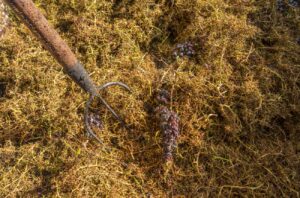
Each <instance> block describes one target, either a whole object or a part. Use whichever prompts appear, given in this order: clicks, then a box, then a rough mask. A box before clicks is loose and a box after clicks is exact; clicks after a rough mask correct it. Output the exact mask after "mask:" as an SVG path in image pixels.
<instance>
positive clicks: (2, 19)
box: [0, 0, 9, 37]
mask: <svg viewBox="0 0 300 198" xmlns="http://www.w3.org/2000/svg"><path fill="white" fill-rule="evenodd" d="M8 22H9V18H8V13H7V10H6V6H5V4H4V2H3V1H2V0H0V37H1V36H2V35H3V34H4V32H5V29H6V27H7V25H8Z"/></svg>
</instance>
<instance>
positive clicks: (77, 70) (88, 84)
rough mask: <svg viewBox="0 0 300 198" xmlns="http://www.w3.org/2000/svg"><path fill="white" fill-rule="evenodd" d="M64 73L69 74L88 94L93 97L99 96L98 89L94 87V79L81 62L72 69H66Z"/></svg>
mask: <svg viewBox="0 0 300 198" xmlns="http://www.w3.org/2000/svg"><path fill="white" fill-rule="evenodd" d="M64 72H65V73H66V74H68V75H69V76H70V77H71V78H72V79H73V80H74V81H75V82H76V83H77V84H78V85H79V86H80V87H81V88H82V89H84V90H85V91H86V92H88V93H90V94H91V95H96V94H97V87H96V86H95V85H94V83H93V81H92V79H91V78H90V76H89V75H88V73H87V72H86V70H85V69H84V68H83V66H82V64H81V63H80V62H77V63H76V64H75V65H74V66H72V67H65V68H64Z"/></svg>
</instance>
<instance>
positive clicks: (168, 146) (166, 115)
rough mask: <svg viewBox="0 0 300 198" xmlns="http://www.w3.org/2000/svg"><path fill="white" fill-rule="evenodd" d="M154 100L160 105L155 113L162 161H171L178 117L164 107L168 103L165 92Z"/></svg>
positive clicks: (177, 127)
mask: <svg viewBox="0 0 300 198" xmlns="http://www.w3.org/2000/svg"><path fill="white" fill-rule="evenodd" d="M156 99H157V101H158V102H159V103H160V104H161V105H160V106H158V107H157V108H156V109H155V113H156V117H157V119H158V121H159V125H160V130H161V132H162V134H163V148H164V159H165V160H166V161H171V160H172V159H173V154H172V152H173V150H174V148H176V145H177V138H178V136H179V117H178V115H177V114H176V113H175V112H174V111H171V110H169V109H168V107H166V106H165V105H166V104H168V103H169V101H170V96H169V94H168V92H167V91H165V90H162V91H160V93H159V94H158V96H157V97H156Z"/></svg>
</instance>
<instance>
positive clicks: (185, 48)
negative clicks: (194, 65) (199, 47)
mask: <svg viewBox="0 0 300 198" xmlns="http://www.w3.org/2000/svg"><path fill="white" fill-rule="evenodd" d="M193 55H195V50H194V44H193V43H191V42H190V41H186V42H184V43H179V44H177V45H176V47H175V49H174V50H173V56H174V58H183V57H184V56H187V57H192V56H193Z"/></svg>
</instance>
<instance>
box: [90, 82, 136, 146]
mask: <svg viewBox="0 0 300 198" xmlns="http://www.w3.org/2000/svg"><path fill="white" fill-rule="evenodd" d="M116 85H117V86H121V87H123V88H125V89H126V90H127V91H129V92H131V90H130V88H129V87H128V86H127V85H126V84H124V83H121V82H109V83H106V84H104V85H102V86H99V87H98V90H99V92H100V91H102V90H103V89H105V88H108V87H110V86H116ZM95 97H98V98H99V99H100V101H101V102H102V104H104V106H105V107H106V108H107V109H108V110H109V111H110V112H111V113H112V114H113V116H114V117H115V118H116V119H117V120H118V121H119V122H120V123H121V124H122V126H124V127H125V128H126V129H128V127H127V126H126V123H125V121H124V120H123V119H122V118H121V117H120V116H119V115H118V114H117V113H116V112H115V111H114V110H113V108H112V107H111V106H110V105H109V104H108V103H107V102H106V101H105V100H104V99H103V98H102V97H101V95H100V93H99V94H97V95H91V96H90V98H89V100H88V101H87V103H86V106H85V110H84V122H85V126H86V130H87V133H88V134H90V135H92V136H93V137H94V138H95V139H96V140H97V141H98V142H99V143H100V144H103V141H102V140H101V139H100V138H98V136H97V135H96V134H95V133H94V131H93V130H92V128H91V126H90V124H89V121H88V115H89V108H90V106H91V103H92V101H93V100H94V98H95Z"/></svg>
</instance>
